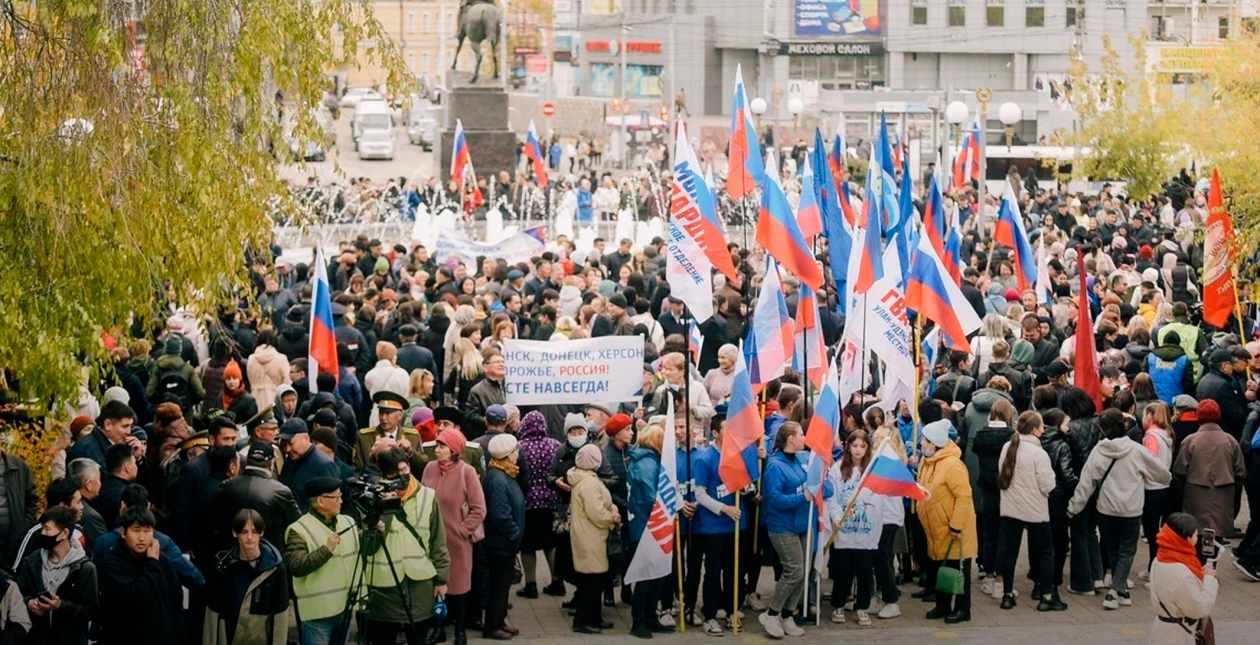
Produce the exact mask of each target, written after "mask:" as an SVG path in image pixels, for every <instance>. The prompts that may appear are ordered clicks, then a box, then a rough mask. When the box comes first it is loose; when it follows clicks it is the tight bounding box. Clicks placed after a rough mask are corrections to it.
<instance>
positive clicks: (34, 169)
mask: <svg viewBox="0 0 1260 645" xmlns="http://www.w3.org/2000/svg"><path fill="white" fill-rule="evenodd" d="M338 28H340V29H341V45H340V46H339V47H334V44H333V39H332V34H333V33H334V32H335V30H336V29H338ZM141 35H143V36H144V41H143V48H142V52H143V53H142V54H140V51H141V47H140V44H141V43H140V38H139V37H140V36H141ZM373 42H375V43H389V42H390V40H389V38H388V37H387V36H386V35H385V34H384V33H383V32H382V31H381V28H380V25H379V23H377V22H376V20H375V19H374V18H373V17H372V12H371V2H370V1H369V0H316V1H299V2H290V1H288V0H143V1H140V0H39V1H38V2H34V1H33V0H0V109H2V110H3V112H2V113H0V224H2V225H0V258H3V264H0V366H5V367H9V368H12V369H13V370H14V371H15V372H16V373H17V374H18V376H19V377H20V379H21V383H22V390H23V391H22V393H21V395H22V396H23V397H27V398H36V397H46V396H50V395H63V396H64V395H66V394H69V393H71V392H73V391H74V389H75V387H76V385H77V381H78V374H79V371H80V364H79V361H80V360H81V359H85V358H86V359H87V360H88V361H89V363H90V364H92V365H94V366H101V365H103V364H104V361H103V359H104V358H105V357H106V354H105V352H104V350H103V346H102V336H103V335H104V334H106V333H108V332H109V331H110V330H114V329H117V328H120V327H122V326H124V325H126V324H128V323H129V321H130V320H132V319H133V317H138V318H139V319H141V320H142V321H145V322H148V321H154V322H157V323H158V324H160V321H161V320H162V319H163V318H164V317H165V315H164V312H165V310H166V308H167V307H169V306H171V305H172V303H178V305H179V306H183V307H187V308H189V309H190V310H192V311H200V312H205V311H213V308H214V307H215V306H216V305H217V304H218V303H220V302H223V301H225V300H227V299H229V298H230V297H231V296H232V293H233V290H234V289H235V288H237V287H239V286H241V285H243V284H244V283H245V280H246V277H247V273H246V267H245V263H244V262H243V259H242V258H243V254H244V253H245V251H246V250H247V249H248V248H251V247H257V246H260V245H263V244H265V243H266V242H267V241H268V240H269V239H270V234H271V219H270V217H269V211H268V204H269V203H272V202H275V201H278V200H283V199H284V198H285V197H286V196H287V194H286V192H285V190H284V186H283V184H282V183H281V182H280V181H279V179H278V178H277V174H276V159H275V157H274V156H273V155H272V153H271V152H270V150H271V148H272V146H273V145H274V146H275V148H276V149H277V150H284V151H285V152H287V150H288V144H287V143H286V142H285V140H284V136H283V132H282V129H283V126H282V124H281V121H280V119H279V118H278V115H279V113H280V110H281V107H280V103H278V98H279V97H283V110H284V111H285V112H286V113H288V114H291V115H294V116H295V117H296V118H297V122H298V126H297V132H298V134H299V136H301V135H304V134H306V133H311V136H312V138H313V133H315V132H316V131H317V127H318V126H317V125H316V124H315V122H314V118H313V116H312V115H311V108H312V107H314V106H316V105H318V104H319V101H320V99H321V96H322V94H323V92H324V91H326V90H330V89H331V85H330V84H329V82H328V79H327V77H326V76H325V72H326V70H327V69H331V68H332V67H333V66H334V64H335V63H339V62H340V63H349V64H356V63H357V62H363V61H364V60H367V59H375V60H379V61H380V62H381V63H382V64H384V65H385V67H386V68H387V69H389V70H391V72H392V73H391V78H390V87H403V86H404V83H403V75H402V70H403V66H402V65H401V64H400V63H399V60H398V56H397V54H396V52H395V51H394V50H393V49H391V48H390V47H389V46H386V45H377V46H376V47H372V46H370V45H371V43H373ZM164 285H170V288H169V290H168V289H167V287H166V286H164ZM168 293H169V294H171V295H170V297H168V296H167V294H168ZM146 328H150V327H149V325H147V324H146Z"/></svg>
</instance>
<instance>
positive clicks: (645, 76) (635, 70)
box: [626, 65, 665, 98]
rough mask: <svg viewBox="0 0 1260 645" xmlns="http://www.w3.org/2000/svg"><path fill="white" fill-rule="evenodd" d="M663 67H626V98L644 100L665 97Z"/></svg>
mask: <svg viewBox="0 0 1260 645" xmlns="http://www.w3.org/2000/svg"><path fill="white" fill-rule="evenodd" d="M664 74H665V66H663V65H626V96H628V97H630V98H646V97H661V96H665V78H664Z"/></svg>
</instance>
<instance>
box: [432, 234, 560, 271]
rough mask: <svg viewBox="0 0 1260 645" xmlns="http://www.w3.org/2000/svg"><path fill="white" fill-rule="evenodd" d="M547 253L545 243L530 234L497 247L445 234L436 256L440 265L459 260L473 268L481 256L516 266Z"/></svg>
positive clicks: (436, 249)
mask: <svg viewBox="0 0 1260 645" xmlns="http://www.w3.org/2000/svg"><path fill="white" fill-rule="evenodd" d="M544 250H545V249H544V248H543V241H542V240H541V239H540V238H538V237H537V236H535V235H533V234H531V233H530V232H529V231H521V232H520V233H517V234H515V235H511V236H509V237H507V238H505V239H503V240H500V241H498V242H495V243H488V242H477V241H475V240H473V239H471V238H469V237H468V236H467V235H464V234H463V233H460V232H458V231H442V232H441V233H440V234H439V235H438V240H437V245H436V248H435V249H434V250H433V256H434V258H435V259H436V260H437V261H438V262H442V261H444V260H446V258H448V257H451V256H457V257H459V258H461V259H463V260H464V262H465V263H468V264H471V263H473V262H476V261H477V257H478V256H484V257H487V258H492V259H495V260H500V259H502V260H507V262H508V264H516V263H517V262H529V259H530V258H532V257H535V256H539V255H542V253H543V251H544Z"/></svg>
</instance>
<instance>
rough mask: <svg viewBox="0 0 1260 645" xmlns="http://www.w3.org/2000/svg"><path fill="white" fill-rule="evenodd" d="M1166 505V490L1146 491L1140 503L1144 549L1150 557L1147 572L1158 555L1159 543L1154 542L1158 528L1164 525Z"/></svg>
mask: <svg viewBox="0 0 1260 645" xmlns="http://www.w3.org/2000/svg"><path fill="white" fill-rule="evenodd" d="M1167 504H1168V489H1167V488H1161V489H1159V490H1148V491H1146V498H1145V500H1144V501H1143V502H1142V535H1143V536H1145V537H1146V549H1147V551H1148V552H1149V553H1150V556H1151V558H1150V560H1149V561H1148V562H1147V563H1146V570H1147V571H1150V570H1151V565H1152V564H1154V563H1155V556H1156V555H1157V554H1158V553H1159V543H1158V542H1156V541H1155V536H1157V535H1159V527H1160V526H1163V524H1164V517H1165V514H1164V509H1165V508H1166V507H1167Z"/></svg>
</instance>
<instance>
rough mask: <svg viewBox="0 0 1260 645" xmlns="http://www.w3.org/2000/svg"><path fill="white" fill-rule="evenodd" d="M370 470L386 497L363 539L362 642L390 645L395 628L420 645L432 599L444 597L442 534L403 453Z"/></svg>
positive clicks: (428, 496)
mask: <svg viewBox="0 0 1260 645" xmlns="http://www.w3.org/2000/svg"><path fill="white" fill-rule="evenodd" d="M376 465H377V467H378V468H380V470H381V480H380V483H381V485H383V486H384V487H386V490H387V491H389V492H386V493H383V494H382V503H383V512H382V513H381V517H382V519H380V520H378V521H377V522H376V526H375V527H372V528H369V529H368V530H367V531H366V532H364V534H363V551H364V553H366V554H367V556H368V558H367V568H366V571H365V572H364V581H365V582H366V584H367V586H368V622H367V630H366V631H367V642H368V645H393V644H394V639H395V638H396V637H397V636H398V630H399V629H400V628H401V629H402V630H403V633H404V634H405V635H406V637H407V643H408V645H423V643H424V640H425V635H426V634H428V632H429V629H430V628H431V626H432V625H431V619H432V618H433V604H434V599H435V598H444V597H445V596H446V580H447V576H448V573H449V567H450V557H449V554H448V553H447V551H446V531H445V529H444V528H443V526H442V518H441V517H440V516H439V514H438V507H437V502H436V494H435V493H434V492H433V489H431V488H428V487H426V486H421V485H420V482H419V481H417V480H416V479H415V478H414V477H412V476H411V468H410V464H409V463H408V455H407V453H406V452H404V451H403V450H402V449H400V448H389V449H386V450H384V451H382V452H381V453H380V454H378V455H377V456H376ZM382 546H384V548H382Z"/></svg>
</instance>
